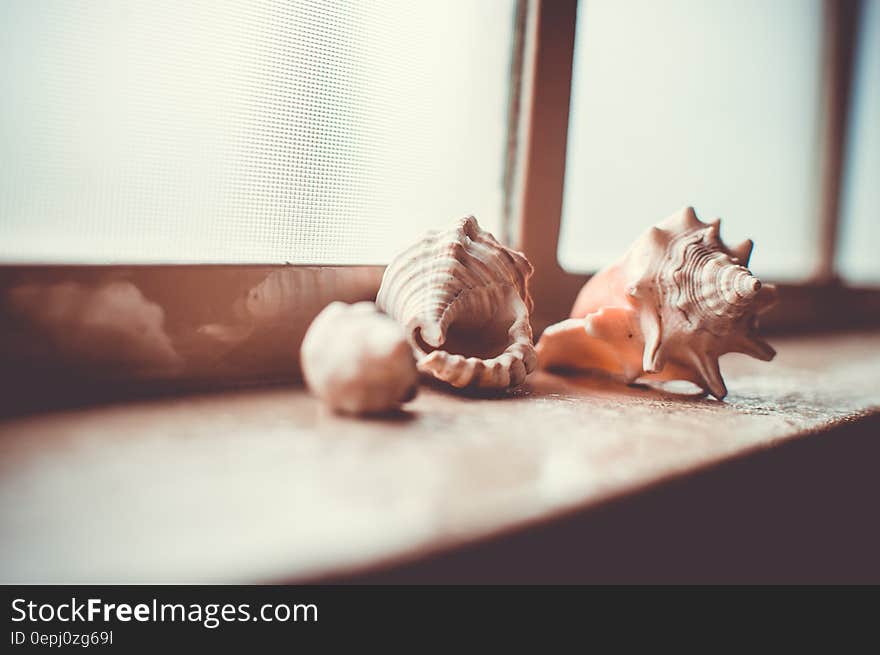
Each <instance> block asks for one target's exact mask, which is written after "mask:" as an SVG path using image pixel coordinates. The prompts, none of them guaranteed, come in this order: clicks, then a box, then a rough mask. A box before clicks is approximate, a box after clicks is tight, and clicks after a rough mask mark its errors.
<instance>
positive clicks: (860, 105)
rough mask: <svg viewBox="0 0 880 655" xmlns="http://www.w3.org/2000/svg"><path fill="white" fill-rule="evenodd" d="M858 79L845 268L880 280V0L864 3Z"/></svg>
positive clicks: (857, 276) (848, 273) (866, 279)
mask: <svg viewBox="0 0 880 655" xmlns="http://www.w3.org/2000/svg"><path fill="white" fill-rule="evenodd" d="M862 17H863V20H862V25H861V31H860V34H859V46H858V49H859V51H858V60H857V62H858V63H857V65H856V73H855V78H854V80H853V82H854V86H853V113H852V115H851V123H850V133H849V148H848V155H847V160H848V161H847V167H846V172H847V176H846V179H845V186H844V194H843V205H842V211H843V224H842V226H841V229H842V231H843V232H842V235H841V237H842V239H841V248H840V256H839V258H838V260H839V262H840V265H839V268H840V270H841V272H842V274H843V275H844V277H846V278H847V279H848V280H850V281H851V282H857V283H877V282H880V0H871V2H867V3H865V5H864V14H863V15H862Z"/></svg>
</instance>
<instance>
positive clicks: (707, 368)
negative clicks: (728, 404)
mask: <svg viewBox="0 0 880 655" xmlns="http://www.w3.org/2000/svg"><path fill="white" fill-rule="evenodd" d="M691 361H692V362H693V363H694V365H695V366H696V369H697V372H698V373H699V375H700V377H701V378H702V379H703V385H702V386H703V388H704V389H706V390H707V391H709V393H711V394H712V395H713V396H715V397H716V398H717V399H718V400H724V397H725V396H726V395H727V386H726V385H725V384H724V379H723V378H722V377H721V367H720V366H719V364H718V357H716V356H715V355H712V354H711V353H703V354H699V353H697V352H695V351H693V350H692V351H691Z"/></svg>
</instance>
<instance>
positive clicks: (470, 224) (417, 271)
mask: <svg viewBox="0 0 880 655" xmlns="http://www.w3.org/2000/svg"><path fill="white" fill-rule="evenodd" d="M531 274H532V265H531V264H530V263H529V262H528V260H527V259H526V258H525V257H524V256H523V255H522V254H521V253H518V252H516V251H514V250H510V249H509V248H505V247H504V246H502V245H501V244H500V243H498V241H496V240H495V237H493V236H492V235H491V234H490V233H488V232H486V231H484V230H482V229H480V226H479V224H478V223H477V220H476V219H475V218H474V217H473V216H468V217H466V218H463V219H461V220H459V221H458V223H457V225H456V227H455V228H453V229H451V230H445V231H434V232H429V233H428V234H426V235H425V236H424V237H422V238H421V239H420V240H419V241H417V242H416V243H414V244H413V245H412V246H410V247H409V248H407V249H406V250H405V251H403V252H402V253H400V254H399V255H398V256H397V257H396V258H395V259H394V261H392V262H391V264H389V266H388V268H387V269H386V270H385V275H384V277H383V278H382V285H381V287H380V289H379V295H378V297H377V299H376V303H377V304H378V305H379V307H380V308H381V309H382V310H383V311H385V312H386V313H387V314H388V315H389V316H392V317H393V318H395V319H396V320H397V321H398V322H399V323H400V324H401V325H403V326H404V330H405V332H406V335H407V339H408V340H409V342H410V344H411V345H412V348H413V350H414V352H415V354H416V357H417V360H418V368H419V370H420V371H421V372H423V373H425V374H428V375H432V376H434V377H435V378H437V379H439V380H442V381H444V382H446V383H448V384H450V385H452V386H454V387H459V388H461V387H469V386H471V387H480V388H494V389H504V388H507V387H514V386H516V385H518V384H520V383H521V382H522V381H523V380H524V379H525V377H526V375H528V374H529V373H530V372H531V371H532V370H533V369H534V368H535V364H536V357H535V350H534V346H533V344H532V328H531V324H530V322H529V314H530V312H531V310H532V306H533V304H532V299H531V297H530V296H529V293H528V279H529V277H530V276H531Z"/></svg>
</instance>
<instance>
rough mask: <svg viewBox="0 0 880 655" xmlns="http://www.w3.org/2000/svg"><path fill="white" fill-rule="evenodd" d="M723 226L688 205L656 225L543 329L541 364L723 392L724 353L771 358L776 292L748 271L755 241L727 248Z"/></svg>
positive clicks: (710, 391) (725, 390) (540, 342)
mask: <svg viewBox="0 0 880 655" xmlns="http://www.w3.org/2000/svg"><path fill="white" fill-rule="evenodd" d="M720 224H721V222H720V220H718V219H716V220H714V221H712V222H710V223H703V222H702V221H701V220H700V219H699V218H697V215H696V212H695V211H694V209H693V208H692V207H686V208H684V209H682V210H681V211H680V212H677V213H675V214H673V215H672V216H670V217H669V218H667V219H666V220H664V221H662V222H661V223H659V224H658V225H657V226H656V227H653V228H650V229H649V230H648V231H647V232H645V233H644V234H643V235H642V236H641V237H640V238H639V239H638V240H637V241H636V242H635V243H634V244H633V245H632V247H631V248H630V249H629V250H628V251H627V252H626V254H625V255H624V256H623V258H622V259H621V260H620V261H618V262H617V263H616V264H614V265H612V266H609V267H608V268H606V269H603V270H602V271H600V272H599V273H598V274H596V275H595V276H593V277H592V278H591V279H590V281H589V282H587V284H586V285H584V287H583V289H581V292H580V293H579V294H578V297H577V300H576V301H575V304H574V307H573V309H572V312H571V318H570V319H569V320H567V321H563V322H561V323H558V324H556V325H554V326H550V327H549V328H548V329H547V330H546V331H545V332H544V335H543V336H542V337H541V340H540V341H539V342H538V347H537V351H538V357H539V361H540V363H541V365H542V366H545V367H567V368H576V369H591V368H599V369H604V370H608V371H610V372H612V373H617V374H620V375H622V377H623V378H624V380H626V381H627V382H634V381H636V380H638V379H642V378H646V379H655V380H688V381H690V382H693V383H695V384H697V385H698V386H700V387H701V388H702V389H703V390H704V391H705V392H708V393H711V394H712V395H713V396H715V397H716V398H719V399H721V398H724V396H726V395H727V388H726V386H725V384H724V379H723V378H722V376H721V371H720V368H719V365H718V358H719V357H720V356H721V355H723V354H725V353H728V352H740V353H745V354H747V355H750V356H752V357H756V358H758V359H762V360H770V359H772V358H773V356H774V355H775V351H774V350H773V348H772V347H770V346H769V345H768V344H767V343H766V342H764V341H762V340H761V339H759V338H758V337H757V334H756V332H757V316H758V315H759V314H761V313H763V312H765V311H767V310H768V309H770V307H772V306H773V305H774V304H775V303H776V289H775V287H774V286H772V285H768V284H762V282H761V281H760V280H759V279H758V278H757V277H755V276H754V275H752V273H751V271H749V270H748V269H747V268H746V265H747V264H748V261H749V257H750V256H751V252H752V247H753V244H752V241H751V240H746V241H744V242H743V243H741V244H739V245H738V246H736V247H734V248H728V247H727V246H726V245H725V244H724V242H723V241H722V240H721V236H720Z"/></svg>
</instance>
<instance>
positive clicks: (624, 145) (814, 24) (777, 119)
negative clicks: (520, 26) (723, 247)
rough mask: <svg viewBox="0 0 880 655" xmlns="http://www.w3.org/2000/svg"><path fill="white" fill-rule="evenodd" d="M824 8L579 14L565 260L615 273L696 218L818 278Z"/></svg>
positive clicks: (590, 6) (766, 270)
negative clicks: (651, 242) (693, 214)
mask: <svg viewBox="0 0 880 655" xmlns="http://www.w3.org/2000/svg"><path fill="white" fill-rule="evenodd" d="M820 21H821V3H820V2H819V0H774V1H773V2H765V1H758V0H749V1H748V2H729V1H727V0H689V1H688V0H666V1H664V2H655V1H653V0H626V1H624V2H621V1H618V0H615V1H612V0H589V1H587V2H583V3H582V4H581V6H580V8H579V10H578V25H577V42H576V49H575V65H574V88H573V97H572V113H571V123H570V128H569V141H568V163H567V170H566V185H565V199H564V210H563V223H562V235H561V239H560V248H559V257H560V261H561V263H562V265H563V266H564V267H566V268H568V269H574V270H579V271H587V270H592V269H596V268H598V267H600V266H602V265H605V264H608V263H610V262H611V261H613V260H614V259H616V258H617V257H618V256H619V255H621V254H622V253H623V251H624V249H625V248H626V247H627V246H628V245H629V243H630V242H631V241H633V240H634V239H635V238H636V237H637V236H638V235H639V234H640V233H641V232H642V231H643V230H644V229H646V228H647V227H648V226H650V225H652V224H653V223H655V222H657V221H659V220H660V219H662V218H665V217H666V216H667V215H669V214H671V213H673V212H674V211H676V210H677V209H679V208H681V207H683V206H685V205H693V206H694V207H695V208H696V209H697V213H698V215H699V216H700V217H701V218H703V219H709V218H712V217H715V216H720V217H721V218H722V219H723V222H722V236H723V237H724V238H725V240H727V241H731V242H737V241H740V240H742V239H744V238H746V237H751V238H753V239H754V240H755V242H756V247H755V254H754V257H753V259H752V267H753V269H754V270H755V272H756V273H757V274H758V275H763V276H767V277H772V278H788V279H791V278H797V277H800V276H803V275H805V274H808V273H810V272H811V271H812V268H813V264H814V257H815V255H814V253H815V247H814V244H815V227H814V222H815V219H814V216H815V207H814V193H813V191H814V186H815V185H814V180H815V179H816V178H815V176H816V174H817V172H818V171H817V167H816V154H817V145H818V144H817V139H816V135H817V127H818V106H819V103H818V97H819V71H820V62H819V57H820Z"/></svg>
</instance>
